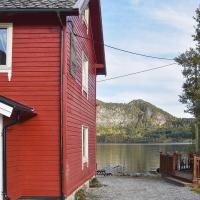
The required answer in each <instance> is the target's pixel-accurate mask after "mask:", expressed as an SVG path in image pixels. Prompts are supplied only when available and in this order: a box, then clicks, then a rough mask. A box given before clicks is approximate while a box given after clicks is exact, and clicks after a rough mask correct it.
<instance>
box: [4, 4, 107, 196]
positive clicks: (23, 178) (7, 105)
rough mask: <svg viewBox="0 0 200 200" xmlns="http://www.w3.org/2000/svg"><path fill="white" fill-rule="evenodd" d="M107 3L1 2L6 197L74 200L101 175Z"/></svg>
mask: <svg viewBox="0 0 200 200" xmlns="http://www.w3.org/2000/svg"><path fill="white" fill-rule="evenodd" d="M104 74H106V68H105V56H104V46H103V32H102V22H101V8H100V0H90V1H89V0H3V1H0V132H2V140H1V142H2V144H1V145H0V148H1V150H2V158H0V159H2V161H3V162H2V163H3V164H2V168H1V167H0V171H2V172H3V174H2V180H1V181H0V182H1V183H2V184H0V186H1V188H0V189H1V190H2V192H3V197H2V199H11V200H15V199H52V200H53V199H73V198H72V197H73V194H74V193H75V191H76V190H77V189H78V188H80V187H81V186H82V185H84V184H85V183H87V181H88V180H90V179H91V178H92V177H93V176H95V171H96V157H95V155H96V135H95V131H96V130H95V129H96V127H95V124H96V75H104Z"/></svg>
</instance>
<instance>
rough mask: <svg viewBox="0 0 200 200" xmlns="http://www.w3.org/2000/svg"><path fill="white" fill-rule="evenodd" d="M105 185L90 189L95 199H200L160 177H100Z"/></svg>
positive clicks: (189, 190)
mask: <svg viewBox="0 0 200 200" xmlns="http://www.w3.org/2000/svg"><path fill="white" fill-rule="evenodd" d="M98 179H99V180H100V181H101V183H103V184H105V185H106V186H104V187H102V188H98V189H90V190H89V193H90V194H92V196H94V197H95V198H94V199H97V200H99V199H100V200H200V195H199V194H196V193H194V192H192V191H191V189H190V188H187V187H178V186H175V185H172V184H169V183H166V182H165V181H163V180H162V179H160V178H126V177H100V178H98Z"/></svg>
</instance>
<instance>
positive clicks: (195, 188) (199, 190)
mask: <svg viewBox="0 0 200 200" xmlns="http://www.w3.org/2000/svg"><path fill="white" fill-rule="evenodd" d="M192 191H193V192H197V193H199V194H200V185H198V186H195V187H193V188H192Z"/></svg>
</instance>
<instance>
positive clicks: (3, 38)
mask: <svg viewBox="0 0 200 200" xmlns="http://www.w3.org/2000/svg"><path fill="white" fill-rule="evenodd" d="M6 53H7V29H0V65H6Z"/></svg>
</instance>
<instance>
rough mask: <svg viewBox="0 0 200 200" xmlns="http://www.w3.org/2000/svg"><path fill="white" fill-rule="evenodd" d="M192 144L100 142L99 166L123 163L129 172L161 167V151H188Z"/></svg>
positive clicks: (98, 149) (192, 146) (98, 152)
mask: <svg viewBox="0 0 200 200" xmlns="http://www.w3.org/2000/svg"><path fill="white" fill-rule="evenodd" d="M191 148H194V145H191V144H98V145H97V168H98V169H102V168H104V167H106V166H108V165H112V166H117V165H121V166H123V167H125V168H126V169H127V171H128V172H129V173H136V172H146V171H150V170H155V169H157V168H159V162H160V161H159V159H160V157H159V156H160V152H163V153H164V152H175V151H178V152H187V151H189V150H190V149H191Z"/></svg>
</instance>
